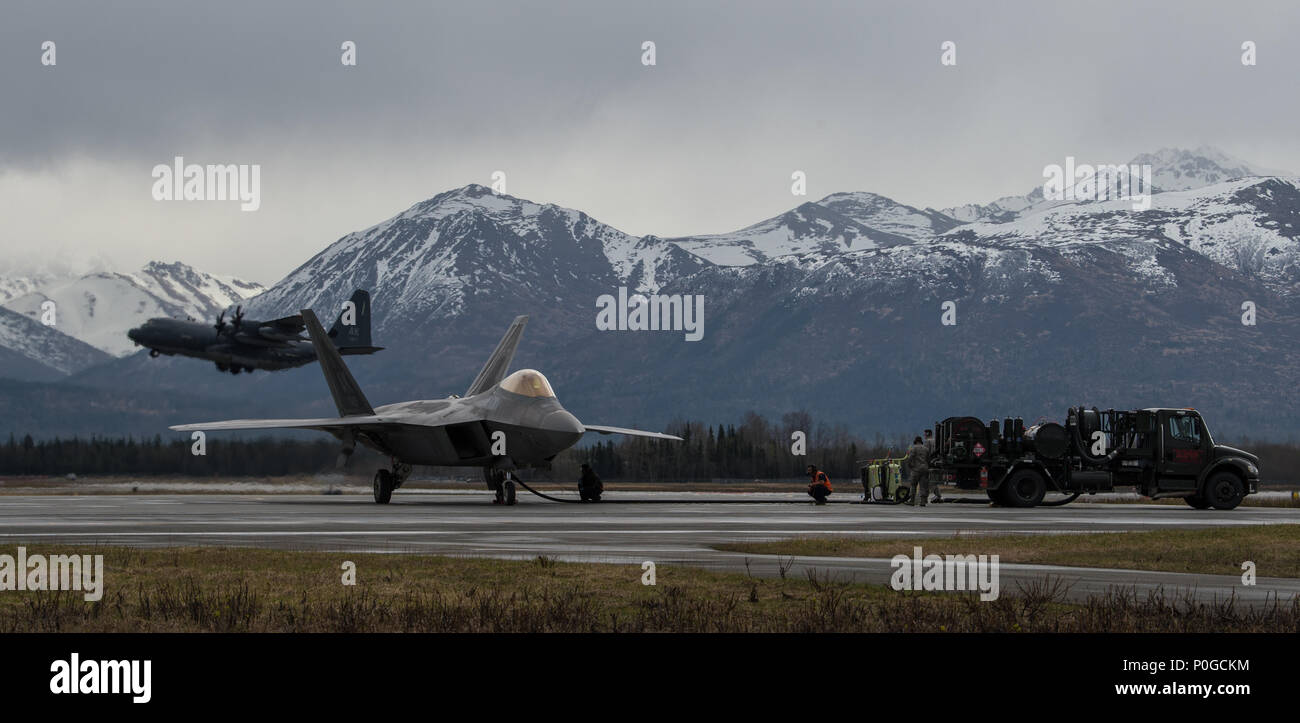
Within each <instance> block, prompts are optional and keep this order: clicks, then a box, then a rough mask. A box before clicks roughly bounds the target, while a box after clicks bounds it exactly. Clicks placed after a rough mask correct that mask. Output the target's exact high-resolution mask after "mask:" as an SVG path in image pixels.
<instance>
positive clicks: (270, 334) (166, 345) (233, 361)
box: [126, 289, 382, 374]
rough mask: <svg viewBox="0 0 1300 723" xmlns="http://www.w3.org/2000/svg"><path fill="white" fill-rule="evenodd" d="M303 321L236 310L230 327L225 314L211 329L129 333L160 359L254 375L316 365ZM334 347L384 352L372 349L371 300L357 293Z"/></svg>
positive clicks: (187, 326) (153, 326)
mask: <svg viewBox="0 0 1300 723" xmlns="http://www.w3.org/2000/svg"><path fill="white" fill-rule="evenodd" d="M303 328H304V327H303V323H302V317H301V316H299V315H298V314H294V315H293V316H286V317H283V318H280V319H274V320H272V321H252V320H250V319H245V318H244V312H243V307H236V308H235V314H234V316H233V317H231V320H230V321H226V312H224V311H223V312H221V315H220V316H218V317H217V323H215V324H212V325H208V324H204V323H202V322H198V321H181V320H180V319H166V318H158V319H150V320H148V321H146V322H145V323H144V324H142V325H140V326H138V327H136V328H134V329H132V330H130V331H128V332H127V333H126V335H127V336H129V337H131V341H134V342H135V343H136V344H138V345H140V346H143V347H146V348H148V349H149V356H151V357H156V356H158V355H159V354H166V355H168V356H171V355H173V354H180V355H181V356H189V357H195V358H197V359H207V360H208V361H211V362H213V363H215V364H216V365H217V370H218V371H223V372H230V373H231V374H238V373H240V372H241V371H245V370H246V371H249V372H251V371H253V370H254V369H267V370H270V371H275V370H278V369H292V368H293V367H300V366H302V365H304V364H310V363H312V362H314V361H316V347H315V345H313V344H312V342H310V341H307V340H306V339H304V338H302V332H303ZM328 336H329V338H328V342H327V343H329V344H330V345H331V346H334V347H337V348H338V350H339V351H340V352H341V353H343V354H374V353H375V352H377V351H382V350H381V348H380V347H377V346H371V345H370V294H369V293H367V292H366V291H365V290H364V289H357V290H356V291H355V292H353V293H352V298H351V299H349V300H348V301H347V303H345V304H344V305H343V311H342V312H341V313H340V314H339V318H338V320H337V321H335V322H334V326H333V327H331V328H330V332H329V335H328Z"/></svg>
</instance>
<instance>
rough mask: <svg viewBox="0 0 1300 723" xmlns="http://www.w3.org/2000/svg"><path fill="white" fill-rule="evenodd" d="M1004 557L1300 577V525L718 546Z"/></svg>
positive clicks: (773, 551)
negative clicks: (1246, 569) (1246, 565)
mask: <svg viewBox="0 0 1300 723" xmlns="http://www.w3.org/2000/svg"><path fill="white" fill-rule="evenodd" d="M917 545H919V546H920V547H921V548H922V549H923V550H924V551H925V553H926V554H930V553H934V554H939V555H965V554H975V555H998V556H1000V559H1001V561H1002V562H1020V563H1030V564H1034V563H1036V564H1044V565H1075V566H1079V567H1113V568H1124V569H1129V570H1163V571H1168V572H1196V573H1208V574H1221V575H1240V574H1241V572H1242V570H1241V564H1242V563H1243V562H1245V561H1247V560H1249V561H1251V562H1254V563H1255V565H1256V574H1258V575H1259V576H1261V577H1300V552H1297V550H1300V524H1295V525H1251V526H1246V527H1216V528H1211V529H1204V530H1157V531H1152V532H1108V533H1099V534H1061V535H967V536H958V537H939V538H927V539H909V540H899V539H898V538H888V539H870V538H866V539H863V538H856V537H855V538H846V537H802V538H793V539H789V540H777V541H774V542H752V543H734V544H727V545H720V546H719V549H723V550H731V551H733V552H748V553H752V554H763V555H798V556H800V557H893V556H894V555H911V554H912V548H913V547H914V546H917Z"/></svg>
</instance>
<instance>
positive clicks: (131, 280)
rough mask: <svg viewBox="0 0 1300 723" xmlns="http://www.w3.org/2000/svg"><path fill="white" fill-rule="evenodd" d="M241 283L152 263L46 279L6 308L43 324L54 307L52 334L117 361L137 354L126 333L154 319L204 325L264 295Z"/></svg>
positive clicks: (258, 287) (183, 267)
mask: <svg viewBox="0 0 1300 723" xmlns="http://www.w3.org/2000/svg"><path fill="white" fill-rule="evenodd" d="M263 290H264V289H263V287H262V286H261V285H259V284H254V283H250V282H246V281H241V280H239V279H233V278H227V277H218V276H215V275H213V274H208V273H204V272H202V271H197V270H195V269H193V268H191V267H189V266H187V265H185V264H182V263H180V262H176V263H171V264H165V263H160V262H157V261H154V262H150V263H149V264H147V265H145V267H144V268H142V269H141V270H140V271H137V272H135V273H125V274H124V273H116V272H111V271H100V272H96V273H91V274H86V275H84V276H80V277H77V278H70V279H57V280H54V279H45V280H43V281H42V282H41V283H39V284H35V285H34V288H32V289H31V290H30V291H28V292H27V293H24V294H22V295H20V296H15V297H13V298H11V299H8V300H7V301H5V302H4V308H6V309H9V310H10V311H14V312H17V313H19V314H23V315H26V316H28V317H30V318H32V319H35V320H42V319H43V313H44V310H45V308H47V307H46V306H45V304H46V302H50V301H52V302H54V307H53V308H54V321H55V323H54V328H55V329H57V330H58V331H61V332H63V333H65V334H68V335H69V336H72V337H74V338H76V339H80V340H81V341H84V342H86V343H87V344H90V345H91V346H93V347H95V348H97V349H100V350H103V351H105V352H107V353H109V354H112V355H114V356H123V355H126V354H130V353H132V352H133V351H135V350H136V349H137V347H136V346H135V344H134V343H133V342H132V341H131V340H130V339H128V338H127V337H126V331H127V329H130V328H131V327H133V326H137V325H139V324H140V323H142V322H143V321H145V320H146V319H150V318H153V317H156V316H169V317H177V318H186V317H189V318H195V319H204V318H208V317H211V316H215V315H216V314H218V313H219V312H220V311H221V310H222V309H225V308H227V307H230V306H232V305H234V304H237V303H239V302H241V301H242V300H243V299H244V298H246V297H248V296H251V295H253V294H256V293H260V292H261V291H263Z"/></svg>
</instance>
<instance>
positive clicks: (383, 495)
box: [374, 469, 395, 505]
mask: <svg viewBox="0 0 1300 723" xmlns="http://www.w3.org/2000/svg"><path fill="white" fill-rule="evenodd" d="M394 482H395V480H394V479H393V473H392V472H389V471H388V470H386V469H381V470H379V471H378V472H376V473H375V486H374V492H375V502H377V503H379V504H381V505H386V504H388V501H389V500H391V499H393V486H394Z"/></svg>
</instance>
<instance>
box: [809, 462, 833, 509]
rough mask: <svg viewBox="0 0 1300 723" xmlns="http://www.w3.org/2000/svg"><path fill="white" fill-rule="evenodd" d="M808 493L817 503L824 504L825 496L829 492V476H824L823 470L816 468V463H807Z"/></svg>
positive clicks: (828, 494) (827, 495)
mask: <svg viewBox="0 0 1300 723" xmlns="http://www.w3.org/2000/svg"><path fill="white" fill-rule="evenodd" d="M808 476H809V478H810V480H809V482H808V495H809V496H810V497H812V498H813V499H814V500H816V501H817V504H819V505H824V504H826V498H827V497H829V496H830V494H831V478H830V477H827V476H826V473H825V472H822V471H821V470H819V469H817V465H815V464H810V465H808Z"/></svg>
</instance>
